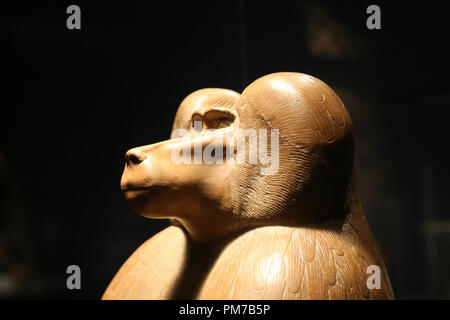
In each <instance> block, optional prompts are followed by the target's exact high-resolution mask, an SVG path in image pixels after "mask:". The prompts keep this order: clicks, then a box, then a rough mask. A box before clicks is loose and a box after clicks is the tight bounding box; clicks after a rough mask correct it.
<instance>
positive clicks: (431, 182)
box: [0, 1, 450, 299]
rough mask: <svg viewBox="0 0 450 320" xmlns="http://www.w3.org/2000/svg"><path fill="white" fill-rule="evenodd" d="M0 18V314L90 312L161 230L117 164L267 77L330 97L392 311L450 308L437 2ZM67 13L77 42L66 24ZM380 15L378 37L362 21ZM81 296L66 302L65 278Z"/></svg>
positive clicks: (254, 4) (47, 10) (11, 9)
mask: <svg viewBox="0 0 450 320" xmlns="http://www.w3.org/2000/svg"><path fill="white" fill-rule="evenodd" d="M393 2H394V1H391V3H388V2H380V1H376V2H365V1H334V2H331V1H329V2H327V1H292V2H284V1H275V2H274V1H270V2H267V3H266V2H261V1H226V2H225V1H222V2H213V1H209V2H194V1H189V2H179V3H178V2H170V1H164V2H162V1H161V2H160V3H157V2H153V1H140V2H137V3H132V2H130V1H121V2H115V3H112V2H111V1H97V2H95V4H94V3H92V2H91V3H88V2H80V1H74V2H65V1H59V2H58V4H55V3H56V2H55V3H53V4H51V3H45V2H38V3H36V2H33V3H31V2H30V3H23V2H22V1H20V2H19V3H17V4H15V5H12V4H10V5H5V4H2V9H1V23H2V26H1V31H0V32H1V35H2V50H1V51H2V53H3V55H4V58H3V59H2V76H3V79H4V80H6V81H5V83H4V84H3V85H2V88H1V97H2V98H1V106H0V110H1V115H0V121H1V125H0V188H1V189H0V191H1V193H0V210H1V211H0V214H1V215H0V298H57V299H59V298H62V299H66V298H69V299H71V298H74V299H78V298H92V299H98V298H100V297H101V295H102V293H103V291H104V290H105V288H106V286H107V285H108V283H109V281H110V280H111V279H112V277H113V275H114V274H115V272H116V271H117V270H118V268H119V267H120V266H121V264H122V263H123V262H124V261H125V259H126V258H127V257H128V256H129V255H130V254H131V253H132V252H133V251H134V250H135V249H136V248H137V247H138V246H139V245H140V244H141V243H142V242H144V241H145V240H146V239H148V238H149V237H151V236H152V235H153V234H155V233H156V232H158V231H159V230H161V229H162V228H163V227H164V226H166V225H168V223H167V221H158V220H148V219H145V218H142V217H140V216H138V215H136V214H134V213H133V212H131V210H130V209H129V208H128V207H127V206H126V203H125V201H124V200H123V198H122V195H121V192H120V188H119V181H120V177H121V173H122V170H123V165H124V160H123V157H124V153H125V151H126V150H127V149H129V148H131V147H134V146H139V145H144V144H150V143H154V142H157V141H161V140H163V139H167V138H168V137H169V135H170V129H171V124H172V120H173V117H174V115H175V112H176V110H177V107H178V105H179V103H180V102H181V101H182V99H183V98H184V97H185V96H187V95H188V94H189V93H191V92H192V91H194V90H196V89H199V88H204V87H222V88H229V89H233V90H236V91H242V89H243V88H244V87H245V86H246V85H248V84H249V83H251V82H252V81H253V80H255V79H257V78H258V77H260V76H263V75H265V74H268V73H272V72H277V71H296V72H303V73H308V74H311V75H313V76H316V77H318V78H320V79H322V80H323V81H325V82H326V83H328V84H329V85H330V86H331V87H332V88H333V89H334V90H335V91H336V92H337V93H338V95H340V97H341V98H342V100H343V101H344V103H345V104H346V106H347V108H348V110H349V112H350V114H351V116H352V118H353V122H354V126H355V133H356V139H357V150H356V166H357V169H358V173H359V188H360V191H361V196H362V201H363V206H364V209H365V211H366V214H367V218H368V220H369V223H370V225H371V227H372V229H373V232H374V235H375V237H376V239H377V241H378V244H379V246H380V248H381V250H382V253H383V255H384V258H385V262H386V264H387V267H388V270H389V272H390V277H391V281H392V284H393V287H394V290H395V293H396V297H397V298H400V299H402V298H403V299H406V298H413V299H415V298H447V299H448V298H450V255H449V253H450V212H449V209H450V208H449V207H450V202H449V191H450V183H449V182H448V178H449V176H450V175H449V168H448V164H449V163H450V162H449V160H450V157H449V155H448V152H447V147H448V140H449V137H450V136H449V134H448V130H449V123H448V121H449V116H450V108H449V107H450V80H449V75H450V72H449V71H450V70H449V69H450V64H449V63H448V59H449V57H450V52H449V49H448V47H449V46H448V45H447V43H448V38H449V37H448V34H449V31H450V30H449V28H448V13H447V11H446V9H445V7H444V5H445V3H444V2H439V3H437V2H418V3H416V2H406V1H405V2H397V1H396V2H395V4H394V3H393ZM70 4H77V5H79V6H80V7H81V30H68V29H67V28H66V19H67V17H68V14H66V8H67V6H69V5H70ZM369 4H378V5H379V6H380V7H381V23H382V29H381V30H368V29H367V28H366V19H367V17H368V14H366V8H367V6H368V5H369ZM72 264H76V265H79V266H80V267H81V270H82V289H81V290H72V291H70V290H68V289H67V288H66V277H67V274H66V268H67V266H69V265H72Z"/></svg>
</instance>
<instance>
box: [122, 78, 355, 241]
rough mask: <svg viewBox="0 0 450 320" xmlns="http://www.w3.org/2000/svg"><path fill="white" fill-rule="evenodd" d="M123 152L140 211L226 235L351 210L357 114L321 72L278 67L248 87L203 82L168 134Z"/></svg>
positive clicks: (197, 233)
mask: <svg viewBox="0 0 450 320" xmlns="http://www.w3.org/2000/svg"><path fill="white" fill-rule="evenodd" d="M125 158H126V164H125V170H124V173H123V176H122V181H121V187H122V190H123V192H124V194H125V198H126V199H127V201H128V202H129V204H130V206H131V208H132V209H133V210H134V211H136V212H137V213H139V214H141V215H143V216H146V217H150V218H170V219H172V221H174V223H178V224H180V225H182V226H183V227H185V228H186V230H187V231H188V232H189V233H190V234H191V236H192V237H193V238H195V239H197V240H211V239H218V238H221V237H223V236H226V235H228V234H230V233H232V232H235V231H238V230H242V229H244V228H251V227H255V226H261V225H270V224H284V225H293V224H295V225H302V224H303V225H307V224H312V223H320V222H321V221H326V220H328V219H333V218H340V217H342V216H343V215H345V213H346V212H347V206H348V201H349V190H350V188H349V185H350V179H351V174H352V167H353V132H352V123H351V119H350V116H349V115H348V113H347V111H346V109H345V107H344V105H343V103H342V102H341V100H340V99H339V97H338V96H337V95H336V93H334V92H333V90H332V89H331V88H330V87H328V86H327V85H326V84H325V83H323V82H322V81H320V80H318V79H316V78H314V77H312V76H309V75H305V74H301V73H274V74H270V75H267V76H264V77H262V78H259V79H257V80H256V81H254V82H253V83H252V84H250V85H249V86H248V87H247V88H246V89H245V90H244V91H243V92H242V94H239V93H237V92H234V91H232V90H226V89H202V90H198V91H195V92H194V93H192V94H190V95H189V96H187V97H186V98H185V99H184V100H183V102H182V103H181V105H180V107H179V108H178V111H177V114H176V116H175V120H174V124H173V128H172V136H171V139H170V140H167V141H163V142H159V143H155V144H151V145H147V146H143V147H138V148H134V149H131V150H129V151H128V152H127V153H126V157H125ZM255 159H256V160H255ZM268 160H269V161H268Z"/></svg>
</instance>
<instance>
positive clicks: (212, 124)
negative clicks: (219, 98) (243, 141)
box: [203, 110, 234, 129]
mask: <svg viewBox="0 0 450 320" xmlns="http://www.w3.org/2000/svg"><path fill="white" fill-rule="evenodd" d="M203 121H204V125H205V127H206V129H220V128H226V127H229V126H231V125H232V124H233V122H234V115H233V114H232V113H231V112H228V111H222V110H210V111H208V112H206V113H205V114H204V116H203Z"/></svg>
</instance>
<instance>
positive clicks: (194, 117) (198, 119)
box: [191, 113, 203, 131]
mask: <svg viewBox="0 0 450 320" xmlns="http://www.w3.org/2000/svg"><path fill="white" fill-rule="evenodd" d="M196 122H199V123H198V124H196ZM191 127H192V129H194V130H195V131H202V129H203V117H202V116H201V115H200V114H198V113H194V114H193V115H192V122H191Z"/></svg>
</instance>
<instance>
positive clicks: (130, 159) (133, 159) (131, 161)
mask: <svg viewBox="0 0 450 320" xmlns="http://www.w3.org/2000/svg"><path fill="white" fill-rule="evenodd" d="M146 158H147V157H146V156H145V155H144V154H142V153H141V152H139V151H137V150H130V151H128V152H127V153H126V154H125V162H126V163H127V165H128V166H132V165H136V164H139V163H141V162H142V161H144V160H145V159H146Z"/></svg>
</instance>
